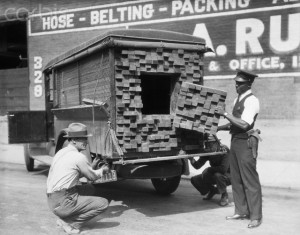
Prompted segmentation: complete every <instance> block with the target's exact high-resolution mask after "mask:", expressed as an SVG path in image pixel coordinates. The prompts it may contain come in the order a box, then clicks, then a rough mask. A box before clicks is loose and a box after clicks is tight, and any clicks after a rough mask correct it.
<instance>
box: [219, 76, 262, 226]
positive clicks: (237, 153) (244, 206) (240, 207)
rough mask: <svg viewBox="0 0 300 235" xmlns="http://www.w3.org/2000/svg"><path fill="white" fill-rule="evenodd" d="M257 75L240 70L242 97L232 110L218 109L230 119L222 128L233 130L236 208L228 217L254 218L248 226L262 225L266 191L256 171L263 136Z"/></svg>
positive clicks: (238, 82) (238, 84) (238, 88)
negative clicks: (258, 126)
mask: <svg viewBox="0 0 300 235" xmlns="http://www.w3.org/2000/svg"><path fill="white" fill-rule="evenodd" d="M256 77H257V75H255V74H252V73H249V72H247V71H244V70H237V74H236V77H235V78H234V80H235V87H236V91H237V93H238V97H237V98H236V99H235V100H234V107H233V111H232V114H229V113H227V112H226V111H225V108H224V107H217V109H216V112H217V113H218V114H220V115H221V116H224V118H226V119H227V120H228V121H229V123H228V124H225V125H223V126H219V127H218V130H229V131H230V134H231V135H232V137H231V147H230V154H229V161H230V172H231V183H232V193H233V199H234V203H235V212H234V215H233V216H227V217H226V219H228V220H237V219H247V218H250V220H251V221H250V223H249V224H248V228H255V227H258V226H259V225H260V224H261V223H262V192H261V185H260V181H259V176H258V173H257V171H256V158H257V147H258V139H260V138H259V136H258V133H257V131H258V130H256V131H255V130H253V127H254V124H255V120H256V117H257V115H258V113H259V100H258V99H257V98H256V97H255V96H254V95H253V94H252V91H251V86H252V83H253V81H254V79H255V78H256Z"/></svg>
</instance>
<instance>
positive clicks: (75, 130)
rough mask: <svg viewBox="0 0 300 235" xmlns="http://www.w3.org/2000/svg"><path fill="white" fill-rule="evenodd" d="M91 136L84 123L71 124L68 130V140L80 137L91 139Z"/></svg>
mask: <svg viewBox="0 0 300 235" xmlns="http://www.w3.org/2000/svg"><path fill="white" fill-rule="evenodd" d="M90 136H92V135H91V134H88V132H87V127H86V125H84V124H82V123H71V124H70V125H69V126H68V128H67V135H65V136H64V137H66V138H79V137H86V138H87V137H90Z"/></svg>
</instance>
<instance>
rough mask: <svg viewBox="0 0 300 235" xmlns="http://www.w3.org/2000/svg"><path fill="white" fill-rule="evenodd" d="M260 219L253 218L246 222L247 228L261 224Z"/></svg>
mask: <svg viewBox="0 0 300 235" xmlns="http://www.w3.org/2000/svg"><path fill="white" fill-rule="evenodd" d="M261 222H262V221H261V219H255V220H251V221H250V223H249V224H248V228H256V227H258V226H259V225H261Z"/></svg>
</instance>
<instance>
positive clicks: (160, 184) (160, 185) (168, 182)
mask: <svg viewBox="0 0 300 235" xmlns="http://www.w3.org/2000/svg"><path fill="white" fill-rule="evenodd" d="M180 180H181V175H179V176H175V177H170V178H153V179H151V181H152V184H153V186H154V188H155V190H156V192H157V193H159V194H161V195H169V194H171V193H173V192H175V191H176V189H177V188H178V186H179V183H180Z"/></svg>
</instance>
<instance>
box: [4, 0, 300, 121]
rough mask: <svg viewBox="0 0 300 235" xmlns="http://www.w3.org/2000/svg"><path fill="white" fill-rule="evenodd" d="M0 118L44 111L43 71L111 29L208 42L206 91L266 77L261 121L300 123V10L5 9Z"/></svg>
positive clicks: (19, 4) (263, 4)
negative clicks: (237, 78) (242, 73)
mask: <svg viewBox="0 0 300 235" xmlns="http://www.w3.org/2000/svg"><path fill="white" fill-rule="evenodd" d="M0 10H1V11H0V60H1V63H0V85H1V87H0V89H1V93H0V101H1V102H0V112H1V113H0V114H1V115H3V114H5V113H6V111H7V110H43V109H44V108H45V101H44V100H45V94H44V89H43V88H44V81H43V75H42V71H43V68H44V67H45V66H46V64H47V63H48V62H49V61H50V60H51V59H52V58H54V57H56V56H58V55H60V54H62V53H64V52H65V51H67V50H69V49H72V48H73V47H75V46H77V45H79V44H81V43H84V42H85V41H87V40H89V39H91V38H93V37H95V36H97V35H99V34H100V33H101V32H103V31H105V30H109V29H112V28H116V29H117V28H129V29H134V28H143V29H145V28H152V29H161V30H170V31H176V32H182V33H186V34H191V35H194V36H198V37H202V38H204V39H205V40H206V43H207V46H208V47H210V48H211V49H212V50H213V51H214V53H207V54H206V56H205V74H204V84H205V85H206V86H209V87H214V88H217V89H221V90H225V91H227V92H228V98H227V101H226V103H227V106H228V109H229V108H230V107H231V106H232V102H233V98H234V97H235V95H236V94H235V87H234V83H233V81H232V78H233V77H234V74H235V70H236V69H246V70H249V71H252V72H253V73H256V74H258V75H259V78H258V79H256V81H255V83H254V86H253V90H254V92H255V94H256V95H257V96H258V97H259V98H260V101H261V110H262V111H261V114H260V117H259V118H261V119H298V118H300V108H299V105H298V104H299V100H300V95H299V94H300V92H299V91H300V23H299V22H300V2H299V1H297V0H287V1H279V0H272V1H260V0H165V1H157V0H140V1H128V0H127V1H120V0H119V1H117V0H111V1H109V0H102V1H99V0H98V1H97V0H86V1H80V2H78V1H75V0H60V1H58V0H48V1H44V0H42V1H37V0H24V1H21V0H18V1H6V0H4V1H2V2H1V8H0Z"/></svg>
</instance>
